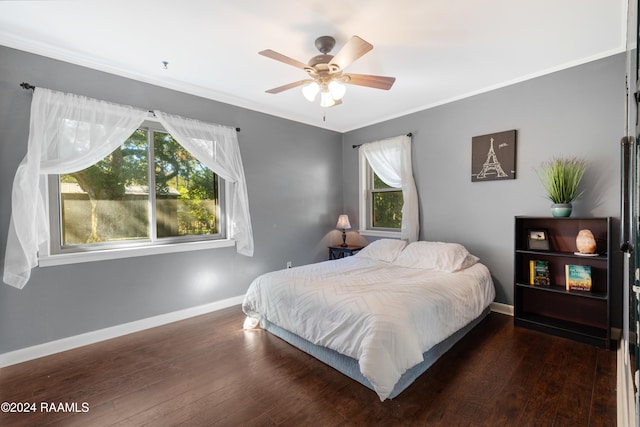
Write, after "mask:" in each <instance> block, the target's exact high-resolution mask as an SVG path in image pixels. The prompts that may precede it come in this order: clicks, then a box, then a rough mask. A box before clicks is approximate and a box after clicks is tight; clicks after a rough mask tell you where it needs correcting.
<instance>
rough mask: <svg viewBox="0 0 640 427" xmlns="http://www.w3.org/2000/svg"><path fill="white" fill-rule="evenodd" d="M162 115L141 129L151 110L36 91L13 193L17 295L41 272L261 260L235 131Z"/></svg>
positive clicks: (8, 260) (10, 252)
mask: <svg viewBox="0 0 640 427" xmlns="http://www.w3.org/2000/svg"><path fill="white" fill-rule="evenodd" d="M153 115H154V116H155V117H154V119H153V122H154V123H160V124H161V126H162V128H160V129H157V128H154V129H151V128H149V127H148V128H147V129H146V130H145V129H140V127H141V126H143V122H145V120H150V115H149V111H147V110H143V109H140V108H135V107H131V106H127V105H119V104H114V103H110V102H106V101H102V100H97V99H92V98H87V97H84V96H79V95H74V94H66V93H62V92H56V91H52V90H49V89H44V88H36V89H35V90H34V93H33V100H32V103H31V118H30V124H29V140H28V149H27V154H26V155H25V157H24V159H23V160H22V162H21V163H20V165H19V166H18V169H17V171H16V175H15V178H14V181H13V189H12V193H11V219H10V222H9V231H8V235H7V243H6V251H5V260H4V272H3V276H2V279H3V281H4V282H5V283H6V284H8V285H10V286H14V287H16V288H20V289H21V288H23V287H24V286H25V285H26V283H27V282H28V281H29V278H30V277H31V270H32V269H33V268H35V267H37V266H46V265H55V264H66V263H72V262H84V261H95V260H100V259H111V258H123V257H129V256H139V255H152V254H157V253H166V252H176V251H185V250H194V249H203V248H211V247H223V246H234V245H235V246H236V252H237V253H239V254H241V255H245V256H253V251H254V245H253V231H252V227H251V215H250V213H249V199H248V192H247V183H246V179H245V175H244V167H243V165H242V158H241V156H240V149H239V145H238V137H237V132H236V129H235V128H232V127H227V126H222V125H216V124H212V123H206V122H201V121H198V120H193V119H188V118H184V117H180V116H175V115H170V114H167V113H163V112H161V111H154V112H153ZM47 182H49V184H48V185H47ZM49 186H53V188H54V189H53V190H48V188H49ZM136 198H139V199H140V203H137V204H136V203H134V201H135V199H136ZM74 204H75V207H72V206H71V205H74ZM51 206H53V208H51ZM51 219H53V221H51ZM225 237H226V238H225ZM160 241H163V242H166V243H167V244H159V243H160ZM52 242H54V243H52ZM132 242H133V243H135V245H134V246H135V247H134V248H131V247H127V248H124V249H123V248H122V247H117V246H118V245H125V246H126V245H127V244H131V243H132ZM141 242H142V243H145V244H142V243H141ZM106 247H108V249H109V250H88V249H94V248H101V249H104V248H106ZM52 248H54V250H53V251H52ZM65 249H69V250H70V251H71V253H64V251H65ZM129 249H131V250H134V251H135V252H131V251H130V250H129ZM56 251H58V253H53V254H52V252H56Z"/></svg>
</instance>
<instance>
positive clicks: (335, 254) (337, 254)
mask: <svg viewBox="0 0 640 427" xmlns="http://www.w3.org/2000/svg"><path fill="white" fill-rule="evenodd" d="M363 247H364V246H352V245H349V246H340V245H337V246H329V259H340V258H344V257H346V256H351V255H353V254H355V253H356V252H358V251H359V250H360V249H362V248H363Z"/></svg>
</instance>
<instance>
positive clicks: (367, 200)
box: [358, 150, 402, 239]
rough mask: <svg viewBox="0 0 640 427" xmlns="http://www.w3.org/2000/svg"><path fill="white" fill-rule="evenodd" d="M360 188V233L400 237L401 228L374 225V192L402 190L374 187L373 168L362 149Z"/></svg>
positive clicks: (359, 163) (360, 156)
mask: <svg viewBox="0 0 640 427" xmlns="http://www.w3.org/2000/svg"><path fill="white" fill-rule="evenodd" d="M358 158H359V161H358V171H359V179H358V188H359V193H360V197H359V203H358V211H359V212H358V217H359V220H360V221H359V223H360V229H359V230H358V233H360V234H361V235H363V236H372V237H386V238H395V239H400V238H401V234H402V230H401V228H382V227H373V225H372V224H373V218H372V216H373V196H372V195H373V193H374V192H388V191H402V190H399V189H397V188H378V189H374V188H373V187H374V183H373V174H374V172H373V169H372V168H371V166H370V165H369V162H368V161H367V157H366V156H365V155H364V153H363V152H362V150H358Z"/></svg>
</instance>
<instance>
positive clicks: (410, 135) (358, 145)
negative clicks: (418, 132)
mask: <svg viewBox="0 0 640 427" xmlns="http://www.w3.org/2000/svg"><path fill="white" fill-rule="evenodd" d="M407 136H408V137H409V138H411V137H412V136H413V134H412V133H411V132H409V133H408V134H407ZM361 145H363V144H356V145H352V146H351V148H359V147H360V146H361Z"/></svg>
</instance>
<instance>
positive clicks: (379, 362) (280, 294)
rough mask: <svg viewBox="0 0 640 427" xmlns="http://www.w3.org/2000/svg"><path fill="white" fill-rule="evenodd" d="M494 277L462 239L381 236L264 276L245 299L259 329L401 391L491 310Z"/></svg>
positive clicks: (377, 386) (378, 388) (384, 393)
mask: <svg viewBox="0 0 640 427" xmlns="http://www.w3.org/2000/svg"><path fill="white" fill-rule="evenodd" d="M494 297H495V290H494V286H493V281H492V279H491V274H490V272H489V270H488V269H487V267H486V266H485V265H483V264H482V263H480V262H479V259H478V258H477V257H475V256H474V255H472V254H470V253H469V252H468V251H467V249H466V248H464V247H463V246H462V245H459V244H457V243H445V242H423V241H421V242H413V243H411V244H409V245H406V247H405V243H404V242H402V241H398V240H392V239H381V240H377V241H375V242H373V243H371V244H369V245H368V246H366V247H365V248H364V249H363V250H362V251H360V252H359V253H358V254H356V255H355V256H351V257H346V258H343V259H339V260H332V261H324V262H320V263H316V264H311V265H306V266H301V267H294V268H290V269H285V270H280V271H274V272H271V273H266V274H263V275H261V276H260V277H258V278H256V279H255V280H254V281H253V282H252V283H251V285H250V287H249V289H248V291H247V294H246V295H245V297H244V301H243V304H242V308H243V311H244V313H245V314H246V316H247V318H246V320H245V324H244V327H245V328H246V329H250V328H262V329H266V330H268V331H270V332H271V333H273V334H275V335H277V336H279V337H280V338H282V339H284V340H285V341H287V342H289V343H291V344H292V345H294V346H296V347H298V348H300V349H301V350H303V351H305V352H307V353H309V354H311V355H312V356H314V357H316V358H318V359H319V360H321V361H323V362H325V363H327V364H329V365H330V366H332V367H334V368H335V369H337V370H339V371H340V372H342V373H344V374H346V375H348V376H349V377H351V378H353V379H354V380H356V381H358V382H360V383H361V384H363V385H365V386H367V387H369V388H370V389H372V390H373V391H375V392H376V393H377V395H378V397H379V398H380V400H381V401H383V400H386V399H391V398H394V397H396V396H397V395H398V394H400V393H401V392H402V391H403V390H404V389H405V388H406V387H408V386H409V385H410V384H411V383H412V382H413V381H414V380H415V379H416V378H417V377H418V376H419V375H421V374H422V373H423V372H424V371H425V370H426V369H427V368H428V367H429V366H430V365H432V364H433V363H434V362H435V361H436V360H437V359H438V358H439V357H440V356H441V355H442V354H444V353H445V352H446V351H447V350H448V349H450V348H451V347H452V346H453V344H455V342H457V341H458V340H459V339H460V338H462V336H464V334H466V333H467V332H468V331H469V330H470V329H472V328H473V327H474V326H475V325H476V324H477V323H479V322H480V321H481V320H482V318H483V317H484V316H485V315H486V314H487V313H488V311H489V305H490V304H491V302H492V301H493V299H494Z"/></svg>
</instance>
